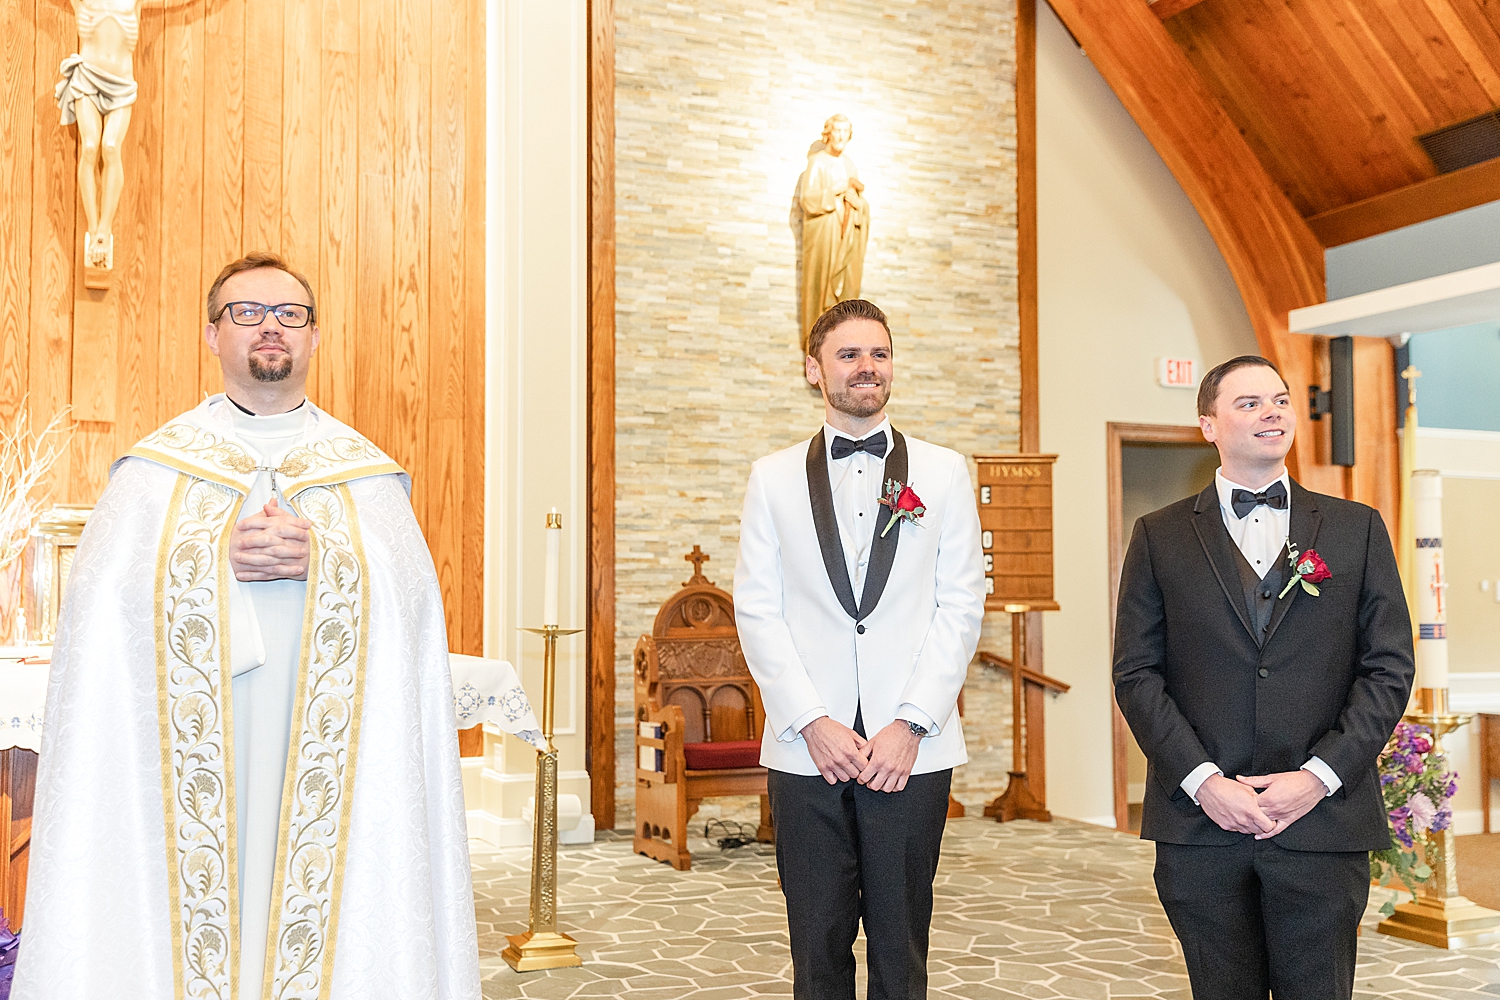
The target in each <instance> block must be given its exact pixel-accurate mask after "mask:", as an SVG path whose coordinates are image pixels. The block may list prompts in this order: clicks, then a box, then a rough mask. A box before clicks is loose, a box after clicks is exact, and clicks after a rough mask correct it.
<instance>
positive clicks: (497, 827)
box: [466, 809, 594, 847]
mask: <svg viewBox="0 0 1500 1000" xmlns="http://www.w3.org/2000/svg"><path fill="white" fill-rule="evenodd" d="M466 818H467V819H468V827H469V839H470V840H479V841H483V842H484V843H485V844H486V845H487V846H489V847H530V846H531V840H532V825H531V821H530V820H524V819H506V818H505V817H503V816H496V815H495V814H494V813H490V812H485V811H484V810H483V809H470V810H469V811H468V813H467V814H466ZM557 842H558V843H559V844H592V843H593V842H594V817H593V815H592V814H590V813H584V814H583V815H582V816H580V817H579V819H578V825H577V826H575V827H573V829H571V830H559V831H558V832H557Z"/></svg>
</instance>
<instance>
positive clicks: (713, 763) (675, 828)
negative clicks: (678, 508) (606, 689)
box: [635, 545, 775, 871]
mask: <svg viewBox="0 0 1500 1000" xmlns="http://www.w3.org/2000/svg"><path fill="white" fill-rule="evenodd" d="M685 558H686V559H687V561H689V562H691V563H692V564H693V577H692V579H691V580H688V581H687V583H685V584H684V585H683V588H682V590H680V591H678V592H677V593H676V594H674V595H672V597H670V598H669V599H668V600H667V602H666V603H665V604H663V605H662V606H661V610H660V611H659V612H657V615H656V622H655V624H654V625H653V626H652V629H651V634H650V635H643V636H641V638H640V641H639V642H637V643H636V647H635V723H636V733H635V746H636V770H635V852H636V853H637V854H644V855H646V857H648V858H655V859H656V860H657V861H665V862H666V863H667V864H669V865H671V866H672V867H673V868H676V869H678V870H679V871H687V870H688V869H689V868H691V867H692V864H693V858H692V855H691V854H690V853H689V852H688V847H687V829H688V820H690V819H691V818H692V816H693V814H694V813H696V812H697V811H698V806H699V805H700V804H701V803H702V801H703V800H704V799H707V798H713V797H714V796H717V795H759V796H760V827H759V829H758V830H757V831H756V839H758V840H760V841H762V842H764V843H770V842H772V841H773V840H774V839H775V832H774V830H773V829H772V826H771V815H770V807H769V805H768V801H767V798H766V769H765V768H763V767H761V766H760V735H761V731H762V729H763V728H764V727H765V721H766V712H765V708H764V706H762V704H761V700H760V691H759V689H757V688H756V686H755V681H754V679H752V678H751V676H750V668H749V667H747V666H746V665H745V657H744V654H743V653H741V652H740V638H739V632H738V631H737V630H736V629H735V626H734V600H733V599H732V598H731V597H730V596H729V595H728V594H727V593H725V592H724V591H722V590H720V589H719V588H718V587H715V586H714V585H713V584H712V583H711V582H710V581H709V580H708V578H707V577H705V576H704V575H703V563H704V562H705V561H706V560H707V559H708V556H707V555H705V554H704V553H703V551H702V550H701V549H700V548H699V547H698V546H696V545H695V546H693V551H692V552H691V553H690V554H688V555H687V556H686V557H685Z"/></svg>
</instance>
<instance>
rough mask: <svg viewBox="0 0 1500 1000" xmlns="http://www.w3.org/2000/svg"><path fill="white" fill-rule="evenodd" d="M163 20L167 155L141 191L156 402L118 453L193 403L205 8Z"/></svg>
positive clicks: (210, 146)
mask: <svg viewBox="0 0 1500 1000" xmlns="http://www.w3.org/2000/svg"><path fill="white" fill-rule="evenodd" d="M162 20H163V21H164V22H165V23H164V25H163V31H162V49H161V51H162V60H161V65H162V77H161V87H160V89H159V90H156V96H155V104H156V107H157V108H158V109H159V110H160V113H161V120H162V133H161V140H162V147H161V148H163V149H168V150H171V151H172V152H171V155H168V156H163V157H161V158H160V159H161V176H160V180H161V184H160V186H159V187H155V188H154V189H138V190H140V191H142V193H143V194H146V196H147V197H152V196H153V195H154V197H153V200H154V201H155V202H156V203H157V204H158V205H160V206H161V243H160V246H161V265H160V267H159V268H157V269H156V270H157V273H158V275H159V277H158V279H157V280H158V283H159V299H158V301H160V303H161V312H160V320H159V324H158V327H157V337H156V339H155V341H154V343H153V342H152V340H151V338H150V337H149V336H142V337H141V339H140V341H139V346H140V347H144V348H145V349H146V350H145V351H144V352H143V353H144V357H145V363H146V364H147V365H151V366H152V367H154V368H155V370H156V379H157V392H156V406H155V407H154V408H153V409H147V408H146V407H142V408H141V414H142V418H143V419H141V420H140V421H139V422H138V423H137V422H132V424H133V425H132V424H127V425H126V426H129V427H130V430H131V433H130V434H129V438H130V440H124V439H121V438H117V446H118V447H119V448H121V449H122V450H123V449H124V448H127V447H129V446H130V445H131V444H132V443H134V441H135V440H138V439H139V438H141V437H144V436H145V435H146V434H149V433H150V432H151V431H152V430H153V429H155V428H156V427H158V426H160V425H161V424H163V423H165V422H166V421H167V420H170V419H171V418H172V417H174V416H176V415H177V414H179V413H181V412H182V411H184V410H187V409H191V408H192V407H193V406H194V405H196V403H197V401H198V365H197V360H198V353H199V350H200V348H199V346H198V344H199V342H200V341H201V340H202V335H201V328H200V326H199V324H198V317H199V315H200V314H201V311H202V307H201V306H200V305H199V304H198V303H199V302H201V301H202V291H203V289H201V288H200V287H199V284H198V279H200V278H201V276H202V273H203V230H204V218H203V184H204V170H205V167H206V166H207V161H209V160H210V159H212V158H213V156H214V155H215V154H216V153H217V152H218V149H219V143H218V142H217V141H215V137H214V134H213V133H212V132H211V131H209V130H208V129H206V128H205V127H204V126H205V120H204V108H205V96H204V82H205V77H204V62H205V58H206V50H205V48H204V38H203V31H204V24H203V10H202V8H199V7H197V6H196V5H193V6H185V7H169V8H167V9H166V10H165V12H164V13H163V16H162ZM142 332H143V334H144V333H146V331H142ZM153 347H154V350H153Z"/></svg>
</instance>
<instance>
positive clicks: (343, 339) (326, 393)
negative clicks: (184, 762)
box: [309, 0, 360, 422]
mask: <svg viewBox="0 0 1500 1000" xmlns="http://www.w3.org/2000/svg"><path fill="white" fill-rule="evenodd" d="M321 34H322V52H321V54H320V59H321V62H322V68H321V72H320V74H319V75H320V78H321V80H322V95H323V106H322V114H321V122H322V137H321V139H320V141H319V151H320V155H321V157H322V164H321V166H320V168H319V178H320V182H319V186H320V191H321V206H320V212H321V217H322V218H321V221H322V227H321V228H322V232H321V236H322V240H321V249H320V251H319V259H318V273H319V275H320V277H321V278H322V281H321V284H320V287H319V290H318V313H319V315H318V326H319V328H320V330H321V342H320V344H319V346H318V351H317V354H315V355H314V358H313V373H312V376H311V378H310V379H309V391H310V392H311V393H312V395H313V397H314V399H315V401H316V402H317V404H318V405H319V406H321V407H323V408H324V409H325V410H327V411H328V412H329V413H332V414H333V415H334V416H335V417H338V418H339V419H340V420H345V421H351V422H352V421H353V420H354V409H353V398H352V395H351V393H352V391H353V387H354V358H355V354H356V345H355V342H354V338H355V331H356V330H357V329H359V267H358V265H359V103H360V102H359V2H358V0H323V16H322V32H321Z"/></svg>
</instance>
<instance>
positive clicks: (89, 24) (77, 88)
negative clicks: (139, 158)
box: [55, 0, 145, 269]
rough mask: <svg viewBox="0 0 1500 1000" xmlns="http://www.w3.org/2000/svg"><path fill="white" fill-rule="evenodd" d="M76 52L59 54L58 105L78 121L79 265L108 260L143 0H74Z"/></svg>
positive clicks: (104, 264)
mask: <svg viewBox="0 0 1500 1000" xmlns="http://www.w3.org/2000/svg"><path fill="white" fill-rule="evenodd" d="M72 4H73V12H74V14H75V15H77V18H78V51H77V52H76V53H74V54H73V55H71V56H68V58H66V59H64V60H63V63H62V67H61V68H60V70H59V72H60V73H61V74H62V80H61V82H59V83H58V85H57V90H56V92H55V96H56V98H57V106H58V107H59V108H60V109H61V110H62V123H63V124H64V125H71V124H73V123H75V122H76V123H77V124H78V194H79V196H80V197H81V198H82V199H83V214H84V218H85V219H86V220H87V222H88V233H87V235H86V236H85V237H84V247H83V259H84V263H85V264H86V265H87V266H89V267H94V268H105V269H108V268H111V267H113V266H114V234H113V227H114V220H115V210H116V209H117V208H119V206H120V193H121V191H123V190H124V188H125V166H124V164H123V163H122V162H121V159H120V150H121V148H122V147H123V146H124V144H125V133H126V131H128V130H129V128H130V112H131V105H133V104H134V103H135V98H136V91H137V89H138V88H137V86H136V82H135V67H134V61H133V58H132V57H133V56H134V54H135V46H136V42H137V41H139V39H140V36H141V8H142V7H143V6H144V4H145V0H72Z"/></svg>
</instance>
